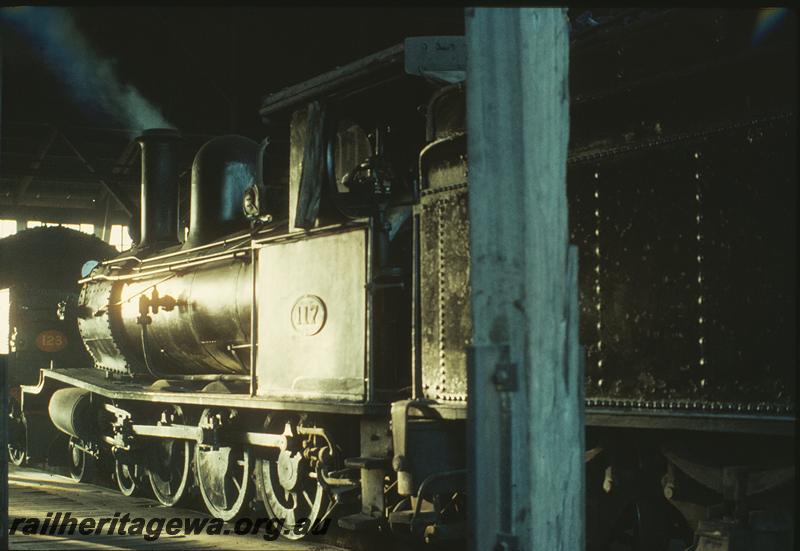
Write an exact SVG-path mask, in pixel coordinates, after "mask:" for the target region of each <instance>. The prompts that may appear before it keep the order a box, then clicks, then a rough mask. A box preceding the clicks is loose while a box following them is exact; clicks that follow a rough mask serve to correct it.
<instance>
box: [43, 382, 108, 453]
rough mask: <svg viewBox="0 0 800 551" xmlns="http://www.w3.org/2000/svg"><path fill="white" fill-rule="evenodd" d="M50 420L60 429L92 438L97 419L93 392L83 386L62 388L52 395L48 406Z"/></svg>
mask: <svg viewBox="0 0 800 551" xmlns="http://www.w3.org/2000/svg"><path fill="white" fill-rule="evenodd" d="M47 411H48V413H50V420H51V421H53V424H54V425H55V426H56V428H57V429H58V430H60V431H61V432H64V433H66V434H69V435H70V436H74V437H76V438H80V439H81V440H91V439H92V437H93V435H94V432H95V427H96V425H97V419H96V418H95V416H94V412H93V409H92V402H91V393H90V392H89V391H88V390H84V389H82V388H62V389H60V390H56V391H55V392H54V393H53V395H52V396H51V397H50V404H49V405H48V407H47Z"/></svg>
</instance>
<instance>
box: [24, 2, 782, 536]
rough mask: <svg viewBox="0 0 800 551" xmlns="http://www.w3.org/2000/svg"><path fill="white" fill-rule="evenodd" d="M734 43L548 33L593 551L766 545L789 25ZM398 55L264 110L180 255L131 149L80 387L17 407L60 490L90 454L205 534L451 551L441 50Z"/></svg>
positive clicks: (194, 189) (628, 31)
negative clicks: (260, 513)
mask: <svg viewBox="0 0 800 551" xmlns="http://www.w3.org/2000/svg"><path fill="white" fill-rule="evenodd" d="M755 18H756V13H755V12H720V11H700V12H696V13H693V14H692V17H691V18H687V17H686V13H685V12H681V11H666V12H664V11H657V12H649V11H645V12H641V13H639V14H638V15H637V16H635V17H631V18H627V19H625V20H624V21H614V22H611V23H609V25H607V26H605V27H601V28H599V29H594V30H589V31H586V32H584V33H576V34H575V35H574V37H573V44H572V54H571V56H572V57H571V75H572V76H571V97H572V101H571V111H572V115H571V118H572V129H571V145H570V156H569V165H568V166H569V171H568V196H569V202H570V231H571V236H572V240H573V242H574V243H576V244H577V245H578V246H579V249H580V255H581V257H580V301H581V310H582V311H581V314H582V315H581V339H582V342H583V343H584V345H586V353H587V358H586V370H587V371H586V387H585V389H586V422H587V445H588V449H587V451H586V464H587V488H588V496H587V504H588V507H589V510H588V529H587V530H588V531H587V545H588V547H589V548H591V549H609V548H632V549H668V548H670V546H672V547H673V548H674V547H675V546H677V545H683V546H684V547H681V548H685V546H688V545H691V544H692V543H694V544H696V545H697V549H698V550H701V549H710V548H712V547H711V546H712V545H715V544H720V545H721V543H720V542H732V541H735V542H742V541H747V542H751V543H752V542H755V543H752V545H756V546H758V548H764V549H773V548H774V549H783V548H789V547H786V546H790V545H791V538H792V537H793V528H792V524H793V523H792V522H791V518H790V517H789V516H787V515H790V514H791V512H792V511H793V505H792V497H791V496H792V495H793V483H794V457H793V452H792V448H793V437H792V431H793V423H794V404H795V397H796V394H795V390H794V388H795V369H796V357H795V346H796V344H795V343H796V320H795V312H794V305H795V300H796V295H795V289H794V281H795V275H796V274H795V270H796V268H795V264H794V262H795V261H794V254H795V247H794V226H795V223H796V212H795V210H794V205H795V199H796V172H795V154H796V136H795V133H794V129H795V122H796V121H795V105H794V98H795V92H796V90H795V86H796V83H795V81H794V80H792V79H787V78H786V75H787V74H794V73H793V70H794V69H793V68H794V63H793V61H794V59H793V56H794V55H795V53H794V50H793V48H792V40H793V37H794V36H795V34H794V33H795V32H796V28H795V25H796V23H795V21H794V20H793V19H789V20H788V21H787V22H786V24H785V26H784V29H783V30H782V32H779V33H776V34H775V35H773V36H772V38H771V39H770V40H767V41H766V42H763V43H761V44H759V45H758V46H754V45H753V44H752V43H751V41H750V37H751V33H752V28H753V24H754V21H755V20H756V19H755ZM686 25H690V26H691V27H692V32H691V33H687V32H685V26H686ZM677 37H680V40H677V39H676V38H677ZM415 40H416V42H415V41H413V40H412V41H410V42H409V41H407V42H406V44H405V45H398V46H397V47H393V48H389V49H387V50H384V51H382V52H379V53H377V54H375V55H373V56H370V57H368V58H365V59H362V60H359V61H357V62H355V63H353V64H350V65H346V66H343V67H340V68H338V69H336V70H334V71H331V72H329V73H326V74H323V75H320V76H318V77H316V78H314V79H311V80H309V81H307V82H304V83H300V84H298V85H296V86H292V87H289V88H287V89H285V90H282V91H280V92H276V93H274V94H270V95H268V96H266V97H265V98H264V100H263V104H262V108H261V115H262V117H263V118H264V120H265V123H266V124H267V125H268V128H269V139H267V140H264V141H263V142H261V143H260V144H259V143H257V142H255V141H252V140H250V139H247V138H244V137H240V136H222V137H218V138H215V139H213V140H211V141H209V142H208V143H207V144H205V145H204V146H203V147H202V148H201V149H200V150H199V151H198V153H197V155H196V157H195V160H194V164H193V168H192V181H191V201H190V204H191V207H190V224H189V230H188V235H187V237H186V238H185V240H184V239H181V238H180V237H181V233H182V232H181V231H180V230H181V228H179V222H178V221H179V219H180V213H179V212H178V204H179V203H178V198H177V194H178V191H177V180H178V174H177V166H176V162H175V154H174V147H175V144H176V142H177V140H178V135H177V134H176V133H175V132H173V131H167V130H152V131H147V132H145V133H144V134H143V135H142V136H141V137H140V138H139V143H140V144H141V148H142V201H141V205H142V207H141V234H140V239H139V242H138V244H137V245H136V246H135V247H134V249H132V250H131V251H129V252H125V253H122V254H120V255H119V256H117V257H116V258H112V259H110V260H107V261H105V262H102V263H101V264H99V265H97V266H96V267H95V268H94V269H93V270H92V271H91V273H89V274H88V275H87V276H86V277H84V278H83V279H82V280H81V284H82V289H81V294H80V300H79V304H78V310H77V316H78V329H79V331H80V335H81V338H82V340H83V342H84V344H85V346H86V349H87V350H88V352H89V354H90V355H91V357H92V363H93V365H88V364H87V365H82V364H69V365H67V364H61V365H59V364H56V365H55V366H54V367H53V368H52V369H45V370H42V372H41V377H40V380H39V383H38V384H37V385H31V386H25V387H23V390H22V405H23V409H24V410H25V411H29V410H30V411H32V412H43V411H48V412H49V418H50V420H51V422H52V425H53V427H55V428H56V429H57V430H58V431H59V432H60V433H63V434H66V435H68V436H69V451H70V453H69V458H70V468H71V472H72V474H73V476H74V477H75V478H76V479H79V480H80V479H83V478H85V477H86V476H87V473H89V472H90V470H91V466H92V464H93V463H94V462H96V461H97V460H98V459H99V458H100V457H101V456H103V455H107V454H109V453H110V454H111V457H112V458H113V463H114V478H115V480H116V483H117V484H118V486H119V488H120V490H121V491H122V493H123V494H126V495H130V494H132V493H134V492H136V491H139V490H141V489H142V488H144V487H148V488H149V489H150V490H151V491H152V493H153V494H154V495H155V497H156V498H157V499H158V500H159V501H160V502H161V503H163V504H164V505H174V504H176V503H177V502H179V501H180V500H181V499H182V498H183V497H184V496H185V495H186V494H187V492H188V490H189V488H190V487H191V486H192V485H193V484H194V485H196V486H197V487H198V488H199V491H200V494H201V495H202V499H203V502H204V503H205V506H206V507H207V509H208V511H209V512H210V513H211V514H213V515H214V516H216V517H219V518H222V519H226V520H230V519H233V518H235V517H236V516H237V515H240V514H242V513H243V512H244V511H245V510H246V509H247V508H248V507H251V506H252V503H251V501H252V495H253V494H254V493H255V494H256V495H257V497H258V502H260V503H261V504H262V506H263V508H264V509H265V510H266V511H267V513H268V514H270V515H272V516H275V517H279V518H283V519H286V522H287V525H288V526H297V525H303V524H305V525H306V527H307V525H308V524H309V523H311V524H313V523H315V522H319V521H323V520H325V519H328V518H333V517H334V516H335V517H336V518H337V522H338V524H339V526H342V527H344V528H348V529H352V530H374V529H380V528H385V527H389V528H391V529H392V530H393V531H396V532H402V533H407V534H412V535H414V536H418V537H422V538H425V539H426V540H427V541H430V542H435V541H442V540H447V539H452V538H459V537H462V538H463V537H464V533H465V525H464V523H465V492H466V491H467V488H466V482H465V480H466V476H465V456H466V449H465V422H466V416H467V413H466V412H467V408H466V405H467V400H468V392H467V376H466V373H467V367H466V364H467V350H468V348H469V345H470V342H471V314H470V295H469V293H470V288H469V239H468V235H469V216H468V200H469V186H468V173H467V151H466V117H465V101H464V95H465V92H464V84H463V74H462V73H463V63H460V64H459V55H462V56H463V42H461V41H460V40H459V39H458V38H457V37H433V38H430V37H429V38H419V39H415ZM421 44H427V46H429V47H426V48H422V47H421V46H420V45H421ZM664 44H668V45H669V46H668V47H666V48H665V46H664ZM423 50H424V51H426V52H432V51H439V52H446V53H447V56H449V57H446V58H445V59H441V58H437V59H433V60H431V59H430V58H422V61H420V59H419V58H414V61H415V62H416V63H410V58H411V56H412V55H419V52H420V51H423ZM459 52H461V54H459ZM665 52H667V53H668V55H665ZM462 61H463V60H462ZM426 63H427V64H429V65H426ZM409 73H414V74H413V75H412V74H409ZM420 77H424V78H420ZM499 154H501V152H499ZM498 192H500V191H498ZM305 531H306V530H305V529H300V530H289V531H286V532H285V533H284V536H285V537H288V538H300V537H302V536H303V535H304V533H305ZM715 542H716V543H715ZM737 544H738V545H742V544H741V543H737ZM614 546H616V547H614ZM620 546H622V547H620ZM769 546H772V547H769ZM731 548H733V547H731Z"/></svg>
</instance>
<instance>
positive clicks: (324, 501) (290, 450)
mask: <svg viewBox="0 0 800 551" xmlns="http://www.w3.org/2000/svg"><path fill="white" fill-rule="evenodd" d="M298 426H299V421H298V419H297V418H296V417H294V416H286V415H273V416H271V417H270V418H268V419H267V422H266V423H265V427H266V430H267V432H272V433H281V432H282V433H283V434H284V435H285V436H286V438H287V442H288V445H287V447H286V449H285V450H281V451H280V452H278V455H277V458H266V457H264V458H259V459H257V460H256V467H255V471H256V490H257V492H258V497H259V498H260V499H261V501H262V502H263V503H264V507H265V508H266V509H267V513H268V515H269V516H271V517H272V518H278V519H281V520H283V521H284V525H283V526H284V528H283V530H282V535H283V537H285V538H287V539H290V540H298V539H301V538H303V537H304V536H305V535H306V534H307V533H308V532H309V530H310V529H311V528H312V527H314V526H315V525H316V524H317V523H318V522H319V521H320V519H322V518H323V517H324V516H325V515H326V514H327V512H328V509H329V506H330V498H329V495H328V492H327V491H326V490H325V488H324V487H323V486H322V484H321V483H320V482H319V481H318V480H317V478H316V474H317V473H316V472H315V469H314V465H312V462H311V461H310V458H311V457H312V456H316V457H319V456H320V455H324V454H325V453H328V452H326V451H324V450H323V448H325V447H326V446H325V443H324V441H319V440H322V439H321V438H320V437H318V436H303V435H302V434H300V433H299V432H298V430H297V429H298Z"/></svg>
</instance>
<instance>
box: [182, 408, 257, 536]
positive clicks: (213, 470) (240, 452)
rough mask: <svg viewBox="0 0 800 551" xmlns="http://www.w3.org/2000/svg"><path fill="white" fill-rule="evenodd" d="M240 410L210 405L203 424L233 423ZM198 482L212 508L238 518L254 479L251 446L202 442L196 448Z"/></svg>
mask: <svg viewBox="0 0 800 551" xmlns="http://www.w3.org/2000/svg"><path fill="white" fill-rule="evenodd" d="M235 418H236V412H235V411H234V410H231V409H226V408H210V409H206V410H204V411H203V414H202V415H201V416H200V426H201V427H204V428H212V427H215V426H220V425H223V424H229V423H231V422H233V421H234V419H235ZM194 463H195V471H196V477H197V484H198V486H200V494H201V495H202V496H203V502H204V503H205V504H206V508H207V509H208V512H209V513H211V514H212V515H213V516H214V517H216V518H220V519H222V520H224V521H228V520H231V519H233V518H235V517H236V516H237V515H239V513H240V512H241V511H242V510H243V508H244V506H245V504H246V503H247V501H248V498H249V495H250V490H251V488H252V484H251V483H250V468H251V467H250V450H249V448H248V447H247V446H246V445H243V444H233V445H231V446H219V447H216V448H214V447H211V446H208V445H204V444H198V445H196V446H195V448H194Z"/></svg>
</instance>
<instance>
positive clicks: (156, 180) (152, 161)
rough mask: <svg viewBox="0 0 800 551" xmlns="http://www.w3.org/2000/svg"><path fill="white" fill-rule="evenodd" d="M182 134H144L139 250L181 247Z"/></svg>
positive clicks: (159, 130) (140, 140)
mask: <svg viewBox="0 0 800 551" xmlns="http://www.w3.org/2000/svg"><path fill="white" fill-rule="evenodd" d="M179 139H180V134H179V133H178V132H177V131H176V130H172V129H168V128H153V129H150V130H145V131H144V132H143V133H142V135H141V136H139V138H137V140H136V141H137V142H138V144H139V145H140V146H141V148H142V201H141V207H140V210H141V225H140V238H139V247H140V248H144V247H148V246H151V245H156V244H157V245H158V246H159V247H168V246H170V245H176V244H178V243H180V239H179V235H180V231H179V228H178V159H177V145H178V140H179Z"/></svg>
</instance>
